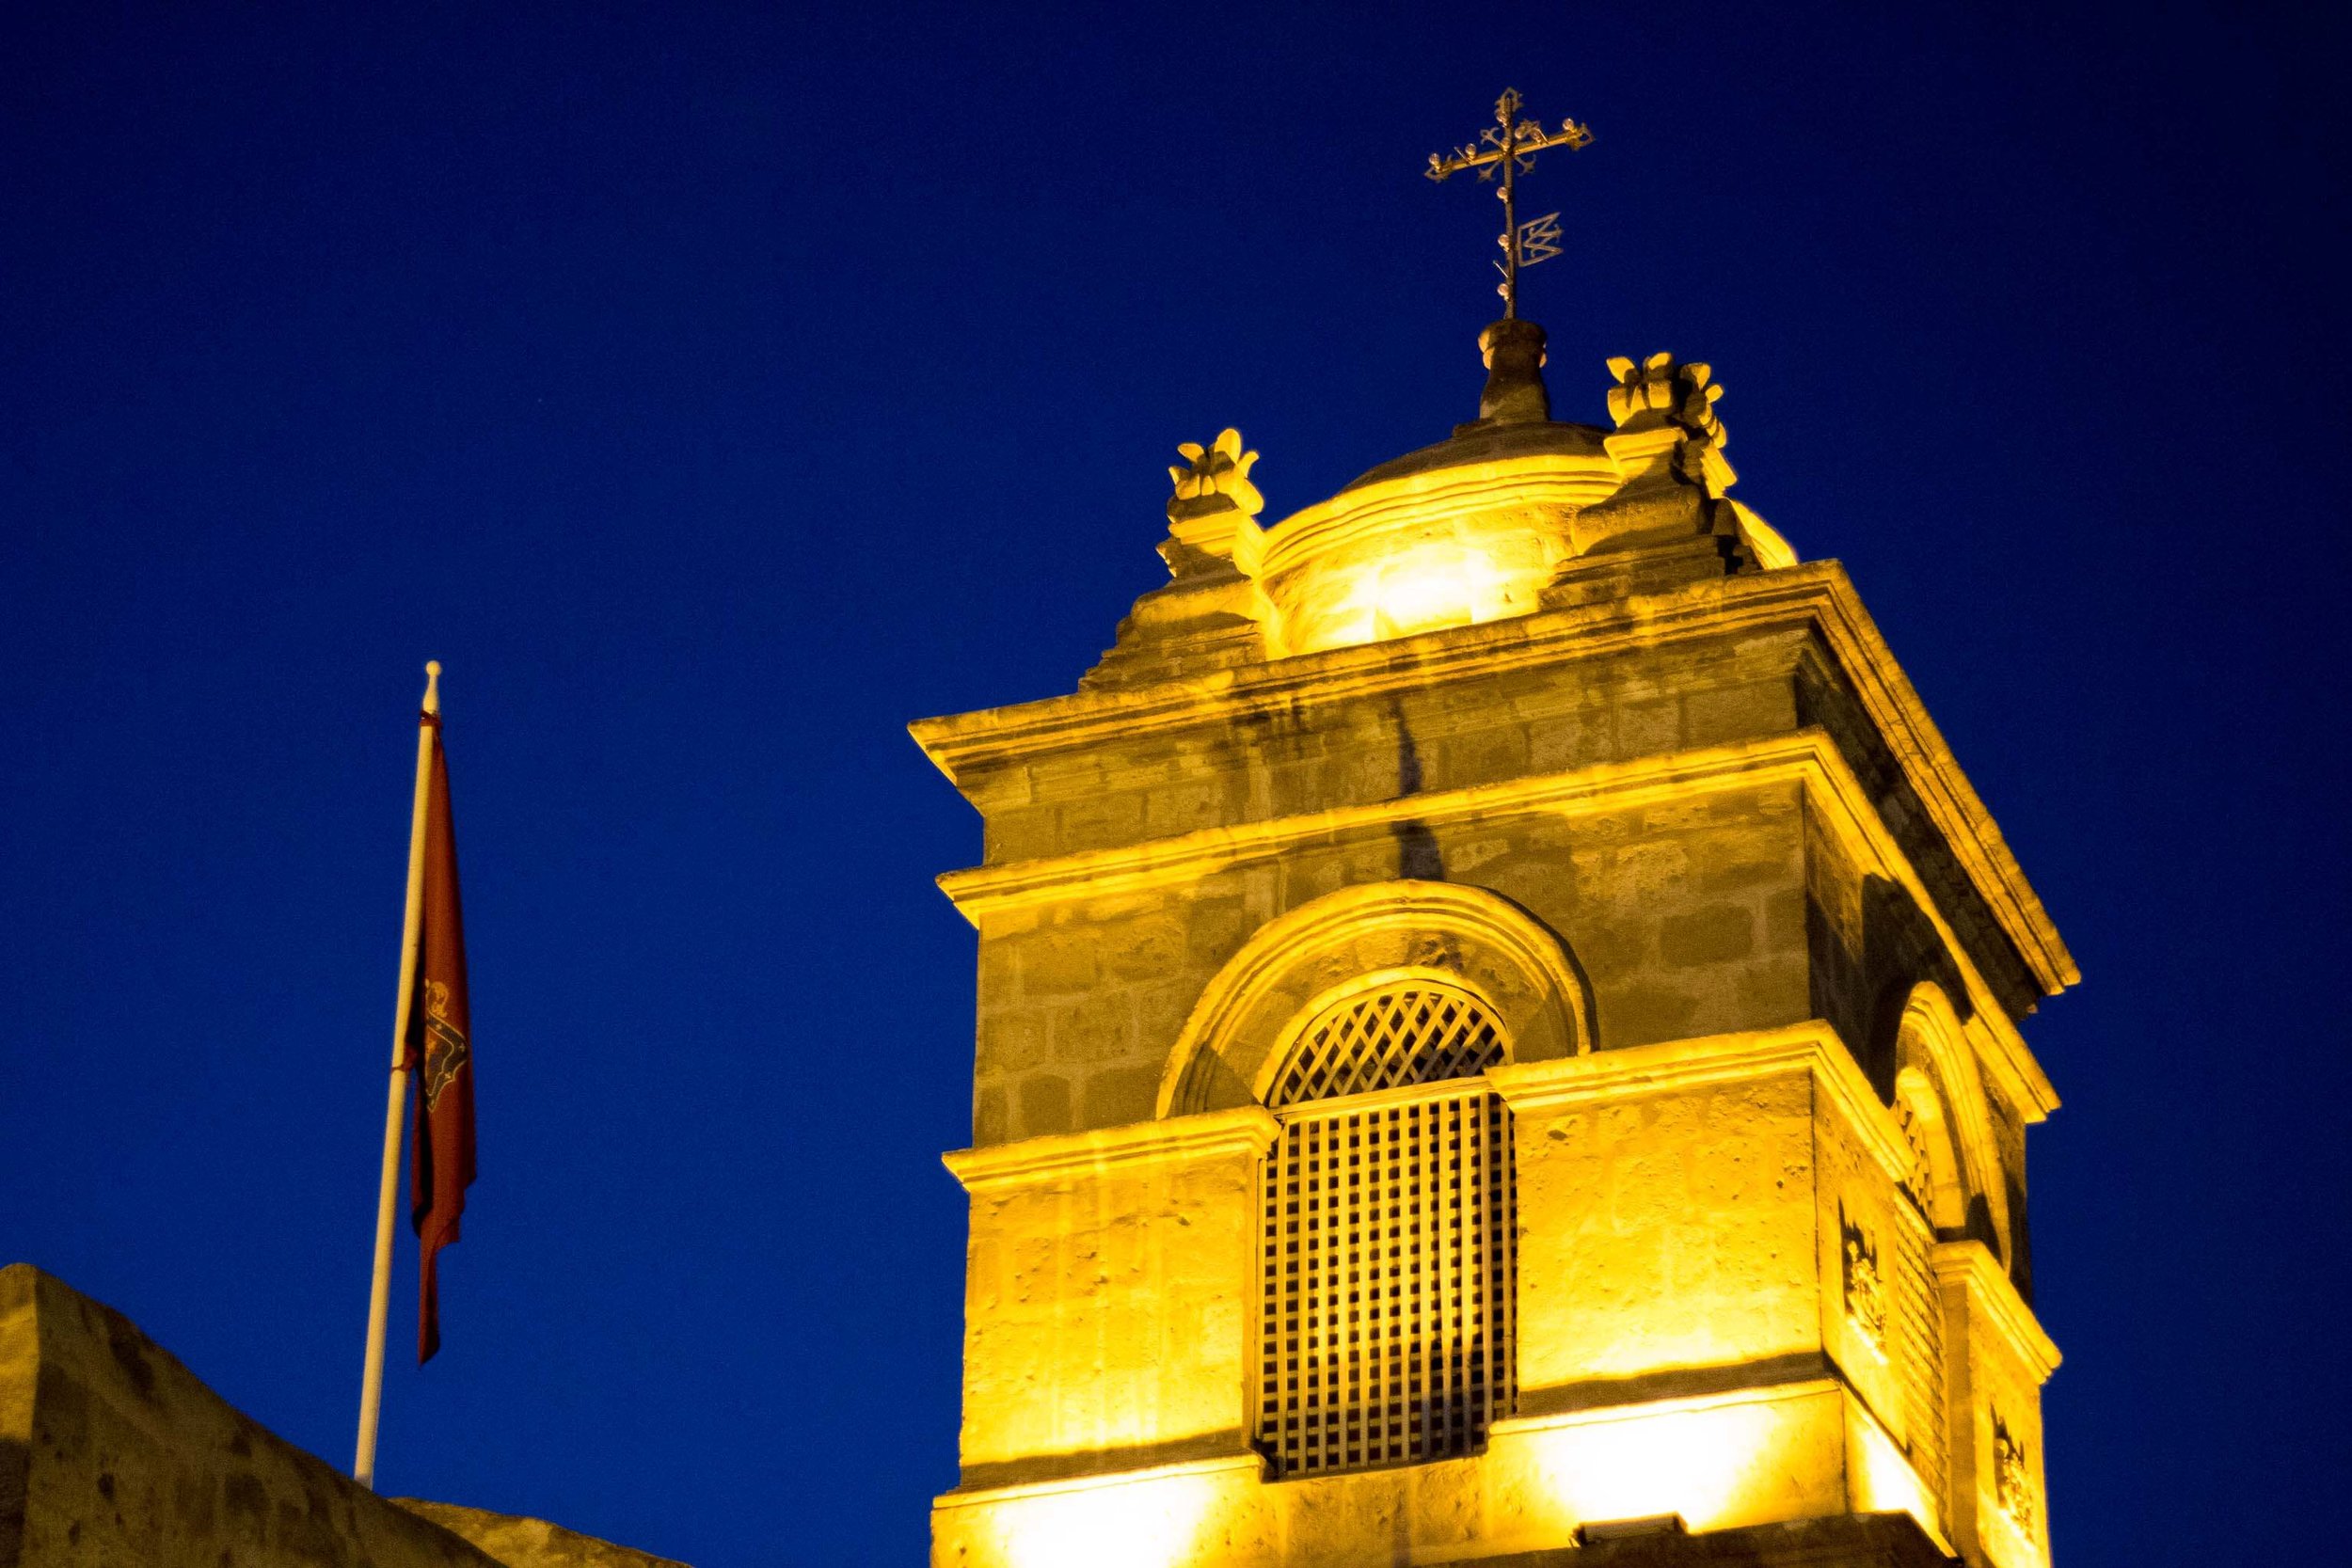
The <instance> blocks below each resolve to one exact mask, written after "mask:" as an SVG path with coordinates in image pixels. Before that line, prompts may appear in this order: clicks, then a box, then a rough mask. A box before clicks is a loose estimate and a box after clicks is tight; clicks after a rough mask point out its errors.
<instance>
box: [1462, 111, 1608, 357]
mask: <svg viewBox="0 0 2352 1568" xmlns="http://www.w3.org/2000/svg"><path fill="white" fill-rule="evenodd" d="M1524 103H1525V100H1523V99H1521V98H1520V97H1519V95H1518V90H1517V89H1516V88H1512V87H1505V88H1503V89H1502V97H1501V98H1498V99H1496V100H1495V122H1494V124H1493V125H1491V126H1489V127H1488V128H1487V129H1486V130H1484V131H1482V132H1480V133H1479V134H1478V139H1477V140H1476V141H1474V142H1468V143H1465V144H1464V145H1462V146H1460V147H1457V148H1455V149H1454V150H1453V151H1452V152H1451V153H1446V154H1439V153H1436V152H1432V153H1431V154H1429V166H1428V168H1426V169H1424V170H1423V171H1422V172H1423V173H1425V174H1427V175H1428V176H1429V178H1430V179H1432V180H1443V179H1445V178H1446V177H1447V176H1448V175H1452V174H1459V173H1461V172H1462V171H1463V170H1464V169H1470V168H1474V169H1476V170H1477V171H1478V178H1479V179H1480V180H1482V181H1491V180H1493V179H1494V178H1495V176H1496V175H1497V174H1501V175H1502V189H1501V190H1499V191H1497V192H1496V193H1495V194H1496V195H1497V196H1499V197H1501V198H1502V237H1501V238H1500V239H1498V240H1497V241H1496V242H1495V243H1496V244H1497V245H1501V246H1502V261H1498V262H1496V263H1495V266H1496V268H1497V269H1498V270H1499V271H1501V272H1502V285H1501V286H1500V287H1499V288H1497V289H1496V290H1495V293H1499V294H1501V295H1502V315H1503V319H1504V320H1505V321H1516V320H1518V313H1519V268H1521V267H1523V266H1527V267H1532V266H1534V264H1535V263H1536V262H1538V261H1549V260H1551V259H1552V258H1553V257H1554V256H1557V255H1559V254H1560V214H1558V213H1547V214H1544V215H1543V216H1542V217H1539V218H1534V219H1531V220H1529V221H1528V223H1527V224H1525V225H1524V226H1522V225H1521V224H1520V223H1519V211H1518V177H1519V176H1520V175H1522V174H1525V173H1527V172H1528V171H1529V170H1531V169H1533V168H1534V166H1535V154H1536V153H1538V152H1542V151H1545V150H1548V149H1550V148H1554V147H1565V148H1566V149H1567V150H1569V151H1571V152H1573V151H1575V150H1577V149H1578V148H1580V147H1584V146H1586V145H1588V144H1590V143H1591V141H1592V139H1593V133H1592V132H1591V130H1589V129H1588V128H1586V127H1585V126H1581V125H1579V124H1578V123H1577V122H1576V121H1574V120H1572V119H1564V120H1562V121H1561V122H1560V129H1558V130H1557V131H1547V130H1545V129H1544V127H1543V122H1542V121H1540V120H1534V119H1520V118H1519V110H1520V108H1521V107H1522V106H1523V105H1524Z"/></svg>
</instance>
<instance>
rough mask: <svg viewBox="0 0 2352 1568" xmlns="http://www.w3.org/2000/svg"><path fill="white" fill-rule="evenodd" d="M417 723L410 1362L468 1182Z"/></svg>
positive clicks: (467, 1094) (464, 1038) (446, 929)
mask: <svg viewBox="0 0 2352 1568" xmlns="http://www.w3.org/2000/svg"><path fill="white" fill-rule="evenodd" d="M424 722H425V724H426V726H427V727H428V728H429V729H431V730H432V732H433V763H432V768H431V771H430V774H429V775H428V777H429V781H430V782H429V783H428V784H427V785H426V789H425V815H424V888H423V899H422V903H421V905H420V907H419V911H418V927H419V929H418V935H417V980H416V990H415V993H414V994H413V995H412V996H411V997H410V998H409V1006H408V1041H407V1051H408V1054H407V1059H406V1062H405V1066H406V1067H407V1069H408V1071H409V1073H410V1075H411V1077H412V1079H413V1081H414V1082H415V1084H416V1087H417V1121H416V1136H415V1139H414V1141H413V1142H412V1144H411V1151H412V1157H411V1159H410V1160H409V1164H408V1220H409V1224H410V1225H412V1226H413V1227H415V1228H416V1232H417V1243H418V1252H419V1254H420V1256H421V1260H422V1263H423V1279H422V1281H421V1297H420V1301H419V1307H418V1312H417V1361H418V1363H419V1364H420V1365H421V1364H422V1363H424V1362H426V1361H429V1360H431V1359H432V1358H433V1353H434V1352H435V1351H437V1350H439V1349H440V1348H441V1314H440V1299H439V1294H438V1291H437V1285H436V1275H435V1264H436V1262H437V1259H438V1255H439V1253H440V1250H441V1249H442V1248H443V1247H445V1246H447V1245H449V1244H450V1243H452V1242H454V1241H456V1240H457V1220H458V1216H459V1215H461V1214H463V1213H464V1212H466V1189H467V1188H468V1187H469V1186H471V1185H472V1184H473V1042H472V1039H471V1038H470V1033H471V1027H472V1025H471V1021H470V1015H469V1009H468V1007H467V1005H466V923H465V920H464V917H463V916H462V915H460V914H459V912H458V908H457V834H456V832H455V830H454V828H453V826H452V824H451V821H450V813H449V762H448V758H447V757H446V755H445V754H444V753H443V752H442V750H441V721H440V717H439V716H438V715H437V714H432V713H428V714H426V715H425V716H424Z"/></svg>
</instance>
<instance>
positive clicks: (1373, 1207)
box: [1257, 983, 1517, 1477]
mask: <svg viewBox="0 0 2352 1568" xmlns="http://www.w3.org/2000/svg"><path fill="white" fill-rule="evenodd" d="M1502 1057H1503V1051H1502V1034H1501V1031H1500V1030H1499V1029H1498V1028H1497V1026H1496V1024H1495V1022H1494V1020H1493V1019H1492V1018H1491V1017H1490V1016H1489V1015H1488V1014H1487V1013H1486V1009H1485V1008H1484V1007H1483V1006H1480V1004H1479V1003H1478V1002H1477V1001H1476V1000H1474V999H1473V998H1471V997H1470V996H1469V995H1467V994H1466V993H1463V992H1460V991H1455V990H1450V989H1448V988H1441V987H1434V986H1429V985H1425V984H1419V983H1416V984H1413V985H1410V986H1401V987H1392V988H1390V989H1388V990H1382V991H1378V992H1375V993H1373V994H1372V995H1370V996H1366V997H1360V998H1356V999H1353V1000H1351V1001H1349V1002H1347V1003H1344V1004H1343V1005H1342V1006H1339V1007H1335V1008H1334V1009H1332V1011H1331V1012H1330V1013H1329V1014H1327V1016H1326V1017H1325V1018H1323V1019H1321V1020H1318V1021H1317V1022H1316V1023H1315V1024H1314V1026H1312V1027H1311V1028H1310V1029H1309V1030H1308V1031H1307V1032H1306V1034H1305V1035H1303V1036H1302V1037H1300V1040H1299V1043H1298V1045H1297V1047H1296V1048H1295V1059H1294V1060H1293V1061H1292V1062H1291V1063H1289V1064H1287V1065H1286V1067H1285V1069H1284V1071H1283V1073H1282V1075H1281V1077H1280V1079H1279V1081H1278V1082H1279V1085H1282V1086H1283V1089H1284V1090H1288V1089H1290V1088H1291V1086H1293V1085H1339V1086H1337V1087H1327V1088H1324V1089H1322V1090H1321V1091H1320V1097H1318V1098H1316V1099H1312V1100H1309V1101H1308V1102H1307V1103H1305V1104H1300V1103H1297V1101H1300V1100H1302V1099H1306V1098H1307V1097H1306V1096H1305V1095H1303V1094H1299V1093H1296V1092H1291V1093H1283V1092H1280V1091H1278V1095H1277V1101H1276V1102H1277V1103H1278V1104H1279V1105H1281V1106H1282V1107H1283V1109H1282V1110H1281V1112H1280V1114H1281V1117H1282V1123H1283V1125H1282V1132H1281V1136H1280V1138H1279V1140H1278V1141H1277V1143H1276V1145H1275V1147H1274V1148H1273V1149H1272V1151H1271V1152H1270V1153H1269V1154H1268V1155H1267V1157H1266V1162H1265V1224H1264V1238H1263V1244H1264V1251H1263V1266H1262V1268H1261V1270H1260V1287H1261V1290H1262V1292H1263V1296H1262V1300H1263V1317H1262V1322H1261V1331H1260V1355H1259V1402H1258V1418H1257V1429H1258V1437H1259V1442H1260V1445H1261V1447H1262V1448H1263V1450H1264V1451H1265V1453H1266V1455H1267V1457H1268V1459H1269V1460H1270V1461H1271V1462H1272V1465H1273V1469H1274V1473H1275V1475H1276V1476H1278V1477H1279V1476H1290V1475H1301V1474H1313V1473H1319V1472H1326V1471H1332V1470H1346V1469H1362V1468H1367V1467H1369V1466H1372V1465H1396V1464H1409V1463H1412V1462H1415V1461H1420V1460H1427V1459H1440V1458H1444V1457H1446V1456H1448V1455H1450V1454H1459V1453H1466V1452H1468V1451H1470V1449H1474V1448H1476V1447H1478V1446H1479V1445H1480V1444H1481V1443H1482V1442H1483V1441H1484V1440H1485V1438H1486V1428H1487V1426H1488V1424H1489V1423H1490V1422H1491V1421H1492V1420H1493V1419H1494V1418H1496V1417H1498V1416H1501V1415H1505V1414H1507V1413H1508V1412H1509V1411H1510V1408H1511V1403H1512V1399H1513V1393H1514V1386H1513V1373H1512V1355H1511V1350H1512V1334H1511V1311H1512V1305H1513V1299H1514V1295H1515V1287H1514V1284H1513V1279H1512V1270H1513V1267H1514V1263H1515V1254H1516V1247H1515V1244H1514V1238H1515V1234H1516V1230H1515V1227H1516V1223H1517V1222H1516V1219H1515V1215H1514V1208H1515V1200H1516V1191H1515V1187H1514V1183H1513V1175H1512V1160H1511V1115H1510V1111H1509V1110H1508V1109H1507V1108H1506V1107H1505V1106H1504V1105H1503V1103H1502V1100H1501V1098H1500V1097H1498V1096H1497V1095H1495V1094H1494V1093H1493V1092H1492V1091H1490V1090H1488V1089H1487V1088H1486V1087H1485V1086H1484V1085H1483V1084H1469V1083H1464V1082H1463V1081H1462V1080H1463V1079H1464V1078H1466V1077H1474V1075H1476V1074H1477V1073H1479V1072H1481V1071H1482V1070H1484V1069H1485V1068H1486V1067H1487V1066H1490V1065H1492V1064H1494V1063H1497V1062H1500V1061H1501V1060H1502ZM1374 1091H1387V1092H1378V1093H1375V1092H1374ZM1328 1096H1351V1097H1355V1098H1350V1099H1341V1100H1337V1101H1335V1102H1334V1101H1327V1099H1325V1098H1321V1097H1328Z"/></svg>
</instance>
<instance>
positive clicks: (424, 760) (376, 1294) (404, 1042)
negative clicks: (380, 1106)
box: [351, 660, 441, 1490]
mask: <svg viewBox="0 0 2352 1568" xmlns="http://www.w3.org/2000/svg"><path fill="white" fill-rule="evenodd" d="M440 682H441V666H440V663H439V661H437V660H435V661H432V662H429V663H427V664H426V665H425V667H424V711H425V712H426V713H428V714H431V715H435V716H438V715H439V713H440V711H441V695H440ZM433 731H434V726H432V725H431V724H425V723H420V724H419V725H418V726H417V795H416V803H415V805H414V806H413V807H411V808H410V811H409V815H408V907H407V911H406V912H405V914H404V915H403V917H402V920H401V927H400V1000H399V1002H398V1003H397V1004H395V1005H394V1006H393V1008H392V1081H391V1086H390V1088H389V1090H387V1092H386V1094H385V1099H384V1176H383V1181H382V1184H381V1185H380V1186H379V1187H378V1188H377V1190H376V1199H375V1277H374V1279H373V1282H371V1284H370V1286H369V1289H368V1354H367V1363H366V1367H365V1370H362V1371H361V1373H360V1374H359V1447H358V1454H357V1455H356V1456H355V1457H354V1458H353V1460H352V1462H351V1475H352V1479H353V1480H355V1481H358V1483H359V1484H360V1485H362V1486H365V1487H368V1488H369V1489H371V1490H373V1488H374V1486H375V1427H376V1418H377V1417H378V1416H380V1415H381V1414H382V1413H383V1406H384V1320H385V1319H386V1317H388V1316H389V1313H390V1310H391V1304H392V1218H393V1215H394V1214H395V1213H396V1212H398V1210H399V1207H400V1134H401V1120H402V1114H403V1113H404V1112H405V1111H406V1110H407V1108H408V1069H407V1067H406V1065H405V1064H406V1062H407V1058H408V1006H409V1003H410V1000H411V998H412V994H413V993H414V991H415V990H416V987H417V945H418V942H419V940H420V938H421V934H422V933H421V931H420V929H419V927H420V919H419V916H420V913H421V906H422V904H423V902H424V809H425V788H426V782H427V780H428V779H429V778H430V776H431V773H432V768H433V742H434V733H433Z"/></svg>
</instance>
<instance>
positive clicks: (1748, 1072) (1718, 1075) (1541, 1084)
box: [1486, 1018, 1911, 1179]
mask: <svg viewBox="0 0 2352 1568" xmlns="http://www.w3.org/2000/svg"><path fill="white" fill-rule="evenodd" d="M1796 1072H1805V1073H1810V1074H1811V1075H1812V1078H1813V1082H1814V1085H1815V1086H1816V1087H1817V1088H1818V1089H1819V1090H1820V1092H1821V1093H1823V1094H1825V1095H1827V1096H1828V1097H1829V1100H1830V1101H1831V1103H1833V1104H1835V1105H1836V1107H1837V1109H1838V1110H1839V1111H1840V1112H1841V1113H1842V1114H1843V1115H1844V1117H1845V1119H1846V1121H1847V1123H1848V1125H1850V1126H1851V1127H1852V1128H1853V1129H1854V1130H1855V1132H1857V1134H1859V1135H1860V1136H1861V1138H1862V1139H1863V1141H1864V1142H1865V1143H1866V1144H1867V1145H1868V1146H1869V1148H1870V1152H1871V1154H1872V1156H1873V1157H1874V1158H1876V1159H1877V1161H1878V1163H1879V1166H1880V1168H1881V1169H1882V1170H1883V1171H1884V1172H1885V1173H1886V1174H1887V1175H1888V1176H1889V1177H1892V1178H1896V1179H1900V1178H1901V1177H1903V1176H1904V1175H1906V1174H1908V1172H1909V1171H1910V1168H1911V1148H1910V1145H1908V1144H1907V1143H1905V1142H1904V1141H1903V1135H1902V1132H1901V1130H1900V1129H1899V1128H1898V1127H1897V1126H1896V1125H1895V1116H1894V1113H1893V1112H1892V1111H1889V1110H1888V1109H1887V1108H1886V1107H1885V1106H1884V1105H1883V1104H1882V1103H1881V1102H1880V1101H1879V1098H1878V1096H1877V1095H1876V1094H1874V1093H1872V1092H1871V1089H1870V1084H1869V1080H1868V1079H1867V1078H1865V1077H1864V1076H1863V1075H1862V1069H1861V1067H1860V1065H1859V1064H1858V1063H1857V1062H1856V1061H1855V1060H1854V1055H1853V1053H1852V1052H1851V1051H1849V1050H1847V1049H1846V1046H1845V1042H1844V1041H1842V1040H1840V1039H1839V1038H1838V1037H1837V1031H1836V1027H1834V1026H1833V1025H1832V1024H1831V1023H1830V1022H1828V1021H1827V1020H1825V1019H1818V1018H1817V1019H1809V1020H1807V1021H1806V1022H1803V1023H1798V1024H1792V1025H1790V1026H1788V1028H1785V1029H1755V1030H1746V1031H1742V1032H1740V1033H1739V1034H1732V1035H1708V1036H1703V1037H1699V1038H1697V1039H1687V1040H1665V1041H1661V1042H1660V1043H1659V1044H1656V1045H1636V1046H1629V1047H1627V1048H1626V1049H1624V1050H1622V1051H1596V1052H1594V1053H1592V1054H1590V1055H1588V1056H1564V1057H1559V1058H1556V1059H1554V1060H1552V1061H1549V1062H1525V1063H1518V1064H1514V1065H1512V1066H1509V1067H1497V1068H1488V1069H1486V1079H1487V1081H1488V1082H1489V1083H1491V1084H1493V1085H1494V1086H1495V1092H1496V1093H1497V1094H1499V1095H1501V1096H1502V1098H1503V1100H1504V1101H1507V1102H1508V1103H1509V1105H1510V1107H1511V1109H1512V1110H1513V1111H1514V1112H1516V1113H1518V1114H1520V1115H1527V1114H1530V1113H1533V1112H1538V1111H1550V1110H1562V1109H1565V1108H1568V1107H1572V1106H1578V1105H1587V1104H1593V1103H1597V1102H1609V1103H1614V1102H1617V1101H1625V1100H1630V1099H1636V1098H1639V1097H1641V1096H1643V1095H1650V1094H1673V1093H1680V1092H1683V1091H1686V1090H1689V1089H1693V1088H1703V1087H1706V1086H1708V1085H1715V1084H1739V1083H1748V1082H1752V1081H1754V1080H1756V1079H1758V1078H1773V1077H1780V1076H1784V1075H1787V1074H1789V1073H1796Z"/></svg>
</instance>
